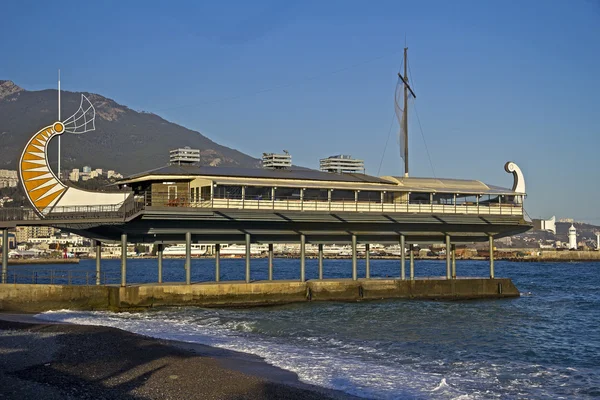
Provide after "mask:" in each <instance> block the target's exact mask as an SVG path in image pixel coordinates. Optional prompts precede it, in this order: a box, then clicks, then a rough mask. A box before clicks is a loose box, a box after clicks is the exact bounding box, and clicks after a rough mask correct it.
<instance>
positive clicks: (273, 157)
mask: <svg viewBox="0 0 600 400" xmlns="http://www.w3.org/2000/svg"><path fill="white" fill-rule="evenodd" d="M262 166H263V168H265V169H286V168H290V167H291V166H292V156H291V155H290V153H288V152H287V150H284V151H283V154H277V153H263V155H262Z"/></svg>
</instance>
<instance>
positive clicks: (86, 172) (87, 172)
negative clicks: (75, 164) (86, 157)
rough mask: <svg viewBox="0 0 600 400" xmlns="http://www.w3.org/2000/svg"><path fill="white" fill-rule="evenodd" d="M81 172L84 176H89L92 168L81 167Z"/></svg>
mask: <svg viewBox="0 0 600 400" xmlns="http://www.w3.org/2000/svg"><path fill="white" fill-rule="evenodd" d="M82 172H83V173H84V174H89V173H90V172H92V167H89V166H87V165H86V166H84V167H83V170H82Z"/></svg>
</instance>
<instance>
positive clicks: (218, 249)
mask: <svg viewBox="0 0 600 400" xmlns="http://www.w3.org/2000/svg"><path fill="white" fill-rule="evenodd" d="M220 280H221V244H220V243H217V244H215V282H219V281H220Z"/></svg>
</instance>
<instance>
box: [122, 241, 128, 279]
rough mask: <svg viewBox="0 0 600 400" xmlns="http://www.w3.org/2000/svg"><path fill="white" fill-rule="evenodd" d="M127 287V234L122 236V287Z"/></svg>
mask: <svg viewBox="0 0 600 400" xmlns="http://www.w3.org/2000/svg"><path fill="white" fill-rule="evenodd" d="M126 285H127V234H126V233H123V234H121V286H122V287H125V286H126Z"/></svg>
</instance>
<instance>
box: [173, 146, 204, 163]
mask: <svg viewBox="0 0 600 400" xmlns="http://www.w3.org/2000/svg"><path fill="white" fill-rule="evenodd" d="M169 162H170V163H171V164H199V163H200V150H198V149H192V148H190V147H188V146H186V147H184V148H179V149H173V150H171V151H170V152H169Z"/></svg>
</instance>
